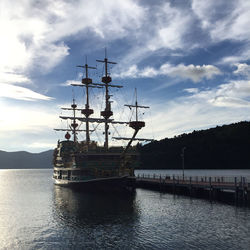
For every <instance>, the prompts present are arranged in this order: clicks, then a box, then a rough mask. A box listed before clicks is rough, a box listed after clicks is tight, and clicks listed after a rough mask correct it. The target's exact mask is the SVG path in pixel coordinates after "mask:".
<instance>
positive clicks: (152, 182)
mask: <svg viewBox="0 0 250 250" xmlns="http://www.w3.org/2000/svg"><path fill="white" fill-rule="evenodd" d="M136 186H137V187H141V188H147V189H153V190H159V191H161V192H171V193H175V194H184V195H190V196H196V197H200V198H209V199H211V200H222V201H229V202H234V203H236V204H246V205H250V178H249V177H248V178H247V177H218V176H215V177H207V176H205V177H201V176H195V177H193V176H185V177H184V178H183V176H174V175H173V176H161V175H155V174H154V175H148V174H146V175H145V174H141V175H137V178H136Z"/></svg>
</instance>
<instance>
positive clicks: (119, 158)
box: [53, 53, 149, 190]
mask: <svg viewBox="0 0 250 250" xmlns="http://www.w3.org/2000/svg"><path fill="white" fill-rule="evenodd" d="M96 61H97V62H100V63H104V67H105V74H104V76H103V77H102V79H101V81H102V83H93V81H92V79H91V78H89V69H96V67H91V66H89V65H88V64H87V62H86V64H85V65H78V66H77V67H80V68H83V69H84V71H85V77H83V78H82V81H81V83H80V84H71V85H72V86H74V87H84V88H85V91H86V103H85V107H84V108H78V107H77V104H76V102H75V100H74V99H73V102H72V105H71V107H68V108H62V109H63V110H70V111H71V112H72V116H60V118H61V119H64V120H69V121H70V126H69V127H68V128H65V129H55V130H56V131H65V132H66V134H65V139H66V140H62V141H60V140H58V143H57V147H56V148H55V150H54V156H53V164H54V174H53V179H54V182H55V184H58V185H63V186H73V187H81V188H83V189H88V188H90V189H96V188H97V189H99V188H101V189H106V188H108V189H110V188H111V189H112V190H133V189H134V183H135V175H134V169H135V167H137V166H138V165H139V154H138V152H137V147H136V146H131V144H132V142H133V141H135V140H138V141H149V140H147V139H143V138H136V135H137V133H138V132H139V130H140V129H142V128H143V127H144V126H145V122H144V121H139V120H138V109H139V108H149V107H148V106H141V105H138V102H137V94H136V101H135V104H126V105H125V106H127V107H129V108H130V109H135V119H134V120H132V121H127V122H122V121H115V120H114V119H112V116H113V111H112V109H111V102H112V101H111V100H110V97H111V95H110V88H122V87H123V86H120V85H116V84H112V83H111V82H112V78H111V76H110V74H109V73H108V65H109V64H116V63H115V62H111V61H109V60H108V59H107V56H106V53H105V58H104V60H96ZM90 88H104V90H105V108H104V110H103V111H101V112H100V118H94V117H92V115H93V114H94V110H93V109H91V108H90V102H89V99H90V95H89V89H90ZM77 112H80V113H81V116H78V115H77ZM79 121H80V123H83V124H85V129H80V125H79V124H78V123H77V122H79ZM90 123H97V124H100V123H102V124H104V132H103V134H104V137H105V138H104V144H103V145H98V143H97V142H96V141H94V140H91V139H90V133H92V132H93V130H90ZM110 124H112V125H114V124H122V125H124V124H125V125H129V127H130V128H132V129H133V130H134V132H133V135H132V137H131V138H126V137H113V139H116V140H127V141H128V143H127V145H126V146H125V147H123V146H109V139H110V138H109V137H110V136H109V135H110V132H109V125H110ZM83 132H84V133H85V140H83V141H80V140H79V139H78V134H79V133H83ZM71 137H73V138H72V139H71Z"/></svg>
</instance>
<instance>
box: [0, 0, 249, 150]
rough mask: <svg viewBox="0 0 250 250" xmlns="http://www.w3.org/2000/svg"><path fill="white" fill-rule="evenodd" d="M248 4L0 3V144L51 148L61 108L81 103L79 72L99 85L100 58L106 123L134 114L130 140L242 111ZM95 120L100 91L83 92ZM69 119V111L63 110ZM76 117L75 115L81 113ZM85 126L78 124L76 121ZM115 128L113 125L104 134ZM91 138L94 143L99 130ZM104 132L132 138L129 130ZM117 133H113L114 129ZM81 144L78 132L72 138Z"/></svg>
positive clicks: (129, 0) (239, 116)
mask: <svg viewBox="0 0 250 250" xmlns="http://www.w3.org/2000/svg"><path fill="white" fill-rule="evenodd" d="M249 27H250V1H246V0H220V1H218V0H209V1H207V0H185V1H182V0H172V1H167V0H164V1H161V0H157V1H155V0H105V1H104V0H91V1H86V0H73V1H70V0H67V1H66V0H65V1H63V0H53V1H52V0H43V1H40V0H19V1H15V2H14V3H13V2H12V1H9V0H2V1H1V3H0V113H1V117H0V150H5V151H20V150H25V151H29V152H41V151H45V150H48V149H53V148H54V147H55V146H56V143H57V140H58V139H63V138H64V134H63V133H62V132H55V131H54V130H53V128H64V127H67V126H68V123H67V122H66V123H65V121H62V120H61V119H60V118H59V116H60V115H62V114H64V115H66V114H65V112H64V113H63V112H62V110H61V109H60V107H66V106H69V105H70V104H71V102H72V98H75V99H76V102H77V105H78V107H79V108H81V107H83V106H84V103H85V99H84V98H85V95H84V88H81V87H72V86H71V85H70V84H71V83H80V82H81V77H82V75H83V71H82V69H81V68H77V67H76V66H77V65H83V64H85V63H86V60H87V63H88V64H89V65H90V66H94V67H97V69H96V70H92V71H90V77H92V78H93V82H100V77H101V76H102V74H103V65H102V64H100V63H97V62H96V59H103V58H104V57H105V54H104V51H105V48H106V49H107V57H108V58H109V60H111V61H115V62H117V64H116V65H112V66H111V67H109V72H110V74H111V76H112V79H113V83H114V84H118V85H123V86H124V87H123V88H122V89H116V88H112V89H111V94H112V95H113V96H112V98H111V99H112V100H113V103H112V107H113V110H114V119H118V120H124V119H126V120H129V119H130V118H131V115H133V114H131V113H129V112H130V110H126V108H125V107H124V106H123V104H132V103H133V102H134V101H135V97H134V89H135V88H137V94H138V102H139V104H141V105H146V106H150V109H145V110H140V115H139V118H140V119H142V120H144V121H145V122H146V127H145V128H143V130H142V131H140V132H139V135H138V137H143V138H151V139H157V140H160V139H163V138H165V137H173V136H175V135H179V134H182V133H189V132H192V131H193V130H201V129H206V128H210V127H215V126H217V125H223V124H230V123H234V122H239V121H245V120H247V121H249V117H250V29H249ZM90 97H91V102H90V105H91V107H92V108H94V109H95V114H94V115H93V116H92V117H100V111H101V110H102V109H103V104H102V101H103V89H92V90H91V91H90ZM68 115H69V114H68ZM79 115H80V114H79ZM81 127H82V128H83V129H84V127H83V125H82V126H81ZM112 129H113V127H111V130H112ZM96 130H99V135H93V136H92V139H96V140H98V141H100V142H101V138H100V137H101V136H102V132H103V127H102V126H101V125H100V126H98V128H97V129H96ZM112 131H113V132H111V136H112V135H115V136H117V135H120V136H130V135H131V134H132V132H133V131H132V130H131V129H130V128H129V127H126V128H125V129H124V128H121V127H119V128H116V129H114V130H112ZM116 131H118V134H116ZM79 139H81V140H83V139H84V135H79Z"/></svg>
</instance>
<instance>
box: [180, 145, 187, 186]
mask: <svg viewBox="0 0 250 250" xmlns="http://www.w3.org/2000/svg"><path fill="white" fill-rule="evenodd" d="M185 149H186V147H183V148H182V149H181V157H182V179H183V181H184V169H185V161H184V160H185V159H184V157H185Z"/></svg>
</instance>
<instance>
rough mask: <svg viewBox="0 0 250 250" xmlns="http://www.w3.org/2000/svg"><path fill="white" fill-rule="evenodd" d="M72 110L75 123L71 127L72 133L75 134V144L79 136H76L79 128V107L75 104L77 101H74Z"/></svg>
mask: <svg viewBox="0 0 250 250" xmlns="http://www.w3.org/2000/svg"><path fill="white" fill-rule="evenodd" d="M71 107H72V109H73V117H74V119H73V123H72V124H71V127H72V133H73V139H74V142H76V141H77V136H76V128H77V126H78V124H77V123H76V108H77V105H76V104H75V99H73V104H72V105H71Z"/></svg>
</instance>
